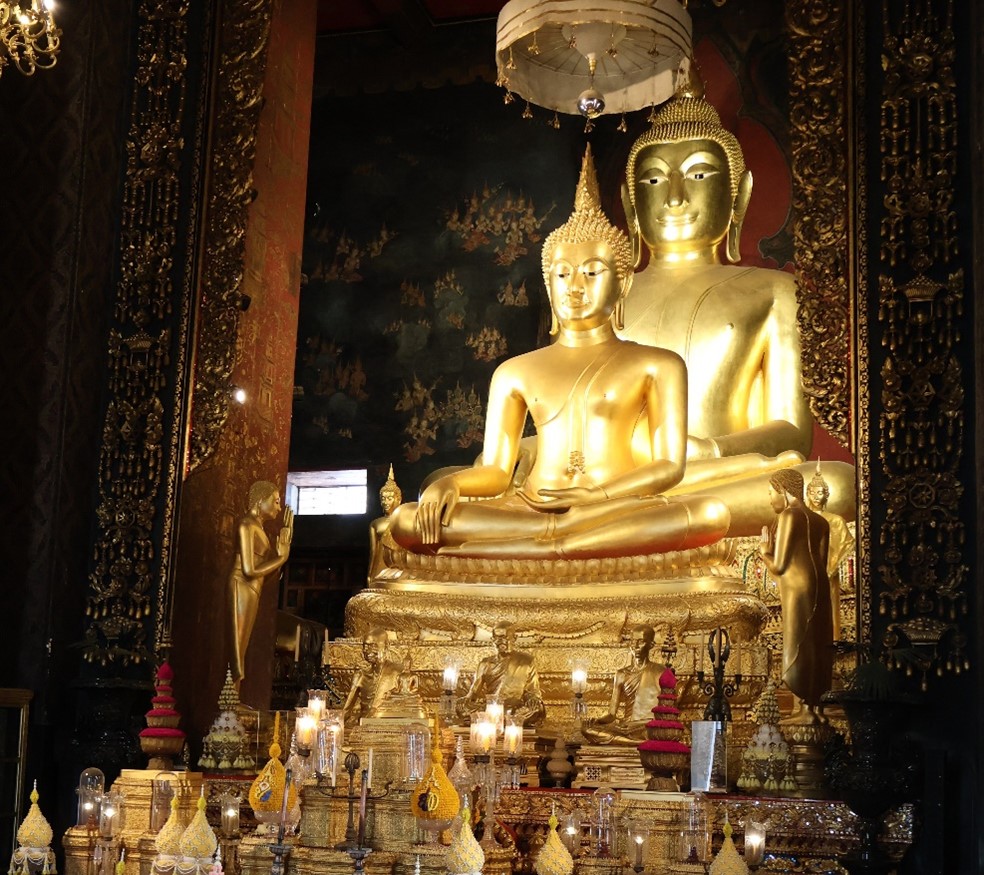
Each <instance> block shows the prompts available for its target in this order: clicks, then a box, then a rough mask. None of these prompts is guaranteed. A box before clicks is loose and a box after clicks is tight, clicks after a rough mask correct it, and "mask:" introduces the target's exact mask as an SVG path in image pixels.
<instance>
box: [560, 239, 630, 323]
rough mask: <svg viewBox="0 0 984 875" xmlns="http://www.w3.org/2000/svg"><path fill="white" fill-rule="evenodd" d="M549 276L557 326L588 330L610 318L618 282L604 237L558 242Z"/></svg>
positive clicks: (616, 298) (609, 249)
mask: <svg viewBox="0 0 984 875" xmlns="http://www.w3.org/2000/svg"><path fill="white" fill-rule="evenodd" d="M549 276H550V305H551V306H552V307H553V310H554V313H555V314H556V315H557V321H558V322H559V323H560V324H561V325H563V326H567V327H571V328H578V329H590V328H594V327H596V326H598V325H602V324H603V323H605V322H608V321H609V320H610V318H611V315H612V311H613V310H614V309H615V303H616V302H617V301H618V296H619V294H620V291H621V289H620V285H621V284H620V282H619V277H618V273H617V272H616V270H615V253H614V252H612V248H611V246H609V244H608V243H606V242H605V241H604V240H587V241H585V242H584V243H558V244H557V247H556V248H555V249H554V252H553V259H552V260H551V262H550V274H549Z"/></svg>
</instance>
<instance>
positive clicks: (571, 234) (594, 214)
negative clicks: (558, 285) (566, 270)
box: [542, 144, 632, 334]
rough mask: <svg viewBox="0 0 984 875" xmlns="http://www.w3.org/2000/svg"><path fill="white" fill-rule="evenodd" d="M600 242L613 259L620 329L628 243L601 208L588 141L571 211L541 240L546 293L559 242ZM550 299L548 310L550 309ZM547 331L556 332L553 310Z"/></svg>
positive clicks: (628, 265) (629, 254)
mask: <svg viewBox="0 0 984 875" xmlns="http://www.w3.org/2000/svg"><path fill="white" fill-rule="evenodd" d="M595 241H600V242H602V243H605V244H607V246H608V247H609V248H610V249H611V254H612V256H613V258H614V265H613V266H614V268H615V273H616V276H617V277H618V282H619V287H620V291H619V296H620V297H619V305H618V306H616V309H615V314H614V316H613V320H614V323H615V327H616V328H621V327H622V325H621V300H622V299H623V298H624V297H625V295H626V293H627V292H628V289H629V284H630V283H631V281H632V245H631V243H630V242H629V239H628V238H627V237H626V236H625V234H623V233H622V232H621V231H620V230H619V229H618V228H616V227H615V226H614V225H613V224H612V223H611V222H610V221H609V220H608V217H607V216H606V215H605V213H604V212H603V211H602V209H601V197H600V194H599V189H598V176H597V174H596V173H595V166H594V159H593V158H592V156H591V146H590V144H589V145H588V147H587V148H586V149H585V151H584V159H583V161H582V162H581V176H580V179H579V180H578V183H577V190H576V192H575V193H574V212H572V213H571V215H570V217H569V218H568V220H567V221H566V222H564V224H563V225H561V226H560V227H559V228H556V229H555V230H553V231H552V232H551V233H550V234H549V235H548V236H547V239H546V240H545V241H544V243H543V257H542V262H543V282H544V284H545V285H546V287H547V291H548V292H549V291H550V289H551V282H550V270H551V266H552V265H553V263H554V257H555V254H556V251H557V247H558V246H561V245H562V244H572V245H578V244H581V243H589V242H595ZM553 309H554V308H553V302H551V310H552V311H553ZM552 319H553V321H552V323H551V327H550V333H551V334H556V333H557V317H556V313H553V316H552Z"/></svg>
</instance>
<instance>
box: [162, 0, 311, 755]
mask: <svg viewBox="0 0 984 875" xmlns="http://www.w3.org/2000/svg"><path fill="white" fill-rule="evenodd" d="M315 14H316V3H315V0H276V2H275V3H274V11H273V21H272V25H271V30H270V42H269V48H268V52H267V56H268V60H267V69H266V76H265V84H264V106H263V111H262V114H261V117H260V125H259V131H258V139H257V148H256V159H255V164H254V173H253V187H254V188H255V189H256V191H257V197H256V200H255V201H254V202H253V204H252V205H251V207H250V214H249V226H248V230H247V237H246V258H245V273H244V280H243V293H244V294H245V295H248V296H249V298H250V306H249V308H248V309H247V310H246V312H244V313H243V315H242V318H241V322H240V330H239V337H238V342H237V348H236V363H235V369H234V373H233V383H234V384H235V385H236V386H239V387H241V388H243V389H245V391H246V393H247V401H246V403H245V404H244V405H243V406H242V407H234V408H233V409H232V411H231V413H230V416H229V420H228V422H227V424H226V428H225V430H224V432H223V434H222V436H221V438H220V440H219V445H218V449H217V450H216V452H215V454H214V456H213V458H211V459H210V460H209V461H208V462H207V463H206V464H204V465H203V466H202V467H201V468H199V469H198V470H197V471H195V472H194V473H193V474H192V475H191V476H189V478H188V480H187V481H186V483H185V484H184V487H183V491H182V496H181V523H180V535H179V546H178V580H177V582H176V599H175V608H174V639H175V640H176V641H181V642H182V643H183V646H185V647H186V642H192V641H193V642H197V646H196V647H194V648H193V650H192V649H188V648H187V647H186V649H185V650H184V651H183V652H175V653H174V654H173V656H172V663H173V665H174V667H175V673H176V676H175V689H176V692H177V695H178V700H179V707H180V708H182V710H183V713H184V717H185V720H184V723H183V725H184V726H185V728H186V729H188V730H189V733H190V736H191V738H192V740H193V742H194V743H195V744H193V748H195V747H197V742H198V741H200V739H201V736H202V734H203V733H204V732H205V731H206V730H207V728H208V726H209V724H210V723H211V721H212V719H213V717H214V712H215V707H216V702H217V699H218V693H219V690H220V688H221V686H222V682H223V680H224V678H225V671H226V664H227V662H228V643H227V630H226V616H227V615H226V611H227V592H226V587H227V580H228V576H229V571H230V569H231V567H232V561H233V555H234V549H235V548H234V544H235V539H236V529H237V526H238V523H239V520H240V519H241V518H242V517H243V515H244V514H245V513H246V511H247V507H246V504H247V493H248V492H249V487H250V485H251V484H252V483H253V482H254V481H256V480H271V481H273V482H275V483H276V484H277V485H278V486H279V487H280V489H281V495H282V494H283V488H284V484H285V480H286V474H287V453H288V448H289V445H290V420H291V398H292V393H293V383H294V357H295V346H296V337H297V313H298V301H299V294H300V268H301V246H302V240H303V234H304V206H305V191H306V186H307V161H308V141H309V136H310V121H311V87H312V81H313V75H314V43H315ZM278 528H279V521H278V522H277V523H276V524H275V525H274V524H271V526H270V528H269V534H270V538H271V541H273V540H274V538H275V537H276V531H277V529H278ZM276 604H277V580H276V575H273V576H271V578H269V579H268V580H267V582H266V585H265V587H264V592H263V596H262V600H261V606H260V614H259V617H258V619H257V622H256V626H255V628H254V631H253V636H252V639H251V642H250V647H249V650H248V651H247V657H246V677H245V679H244V681H243V684H242V689H241V691H240V695H241V698H242V700H243V702H245V703H246V704H249V705H251V706H253V707H258V708H266V707H268V706H269V696H270V681H271V678H270V663H271V659H270V654H271V653H272V649H273V641H274V622H275V610H276ZM191 677H195V678H196V683H195V685H194V687H193V688H192V686H191V684H190V678H191ZM194 752H195V753H196V754H197V750H195V751H194Z"/></svg>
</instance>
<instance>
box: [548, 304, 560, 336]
mask: <svg viewBox="0 0 984 875" xmlns="http://www.w3.org/2000/svg"><path fill="white" fill-rule="evenodd" d="M558 331H560V325H559V324H558V322H557V314H556V313H554V311H553V307H551V308H550V336H551V337H556V335H557V332H558Z"/></svg>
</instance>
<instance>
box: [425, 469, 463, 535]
mask: <svg viewBox="0 0 984 875" xmlns="http://www.w3.org/2000/svg"><path fill="white" fill-rule="evenodd" d="M460 495H461V493H460V492H459V490H458V487H457V485H456V484H455V482H454V480H452V479H451V478H445V477H442V478H441V479H439V480H435V481H434V482H433V483H431V484H430V486H428V487H427V488H426V489H425V490H424V491H423V494H422V495H421V496H420V501H419V502H417V515H416V519H415V526H416V529H417V531H418V532H419V533H420V540H421V542H423V543H424V544H439V543H440V542H441V540H442V539H441V527H442V526H446V525H448V523H449V522H450V521H451V514H452V513H454V509H455V507H457V505H458V499H459V497H460Z"/></svg>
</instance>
